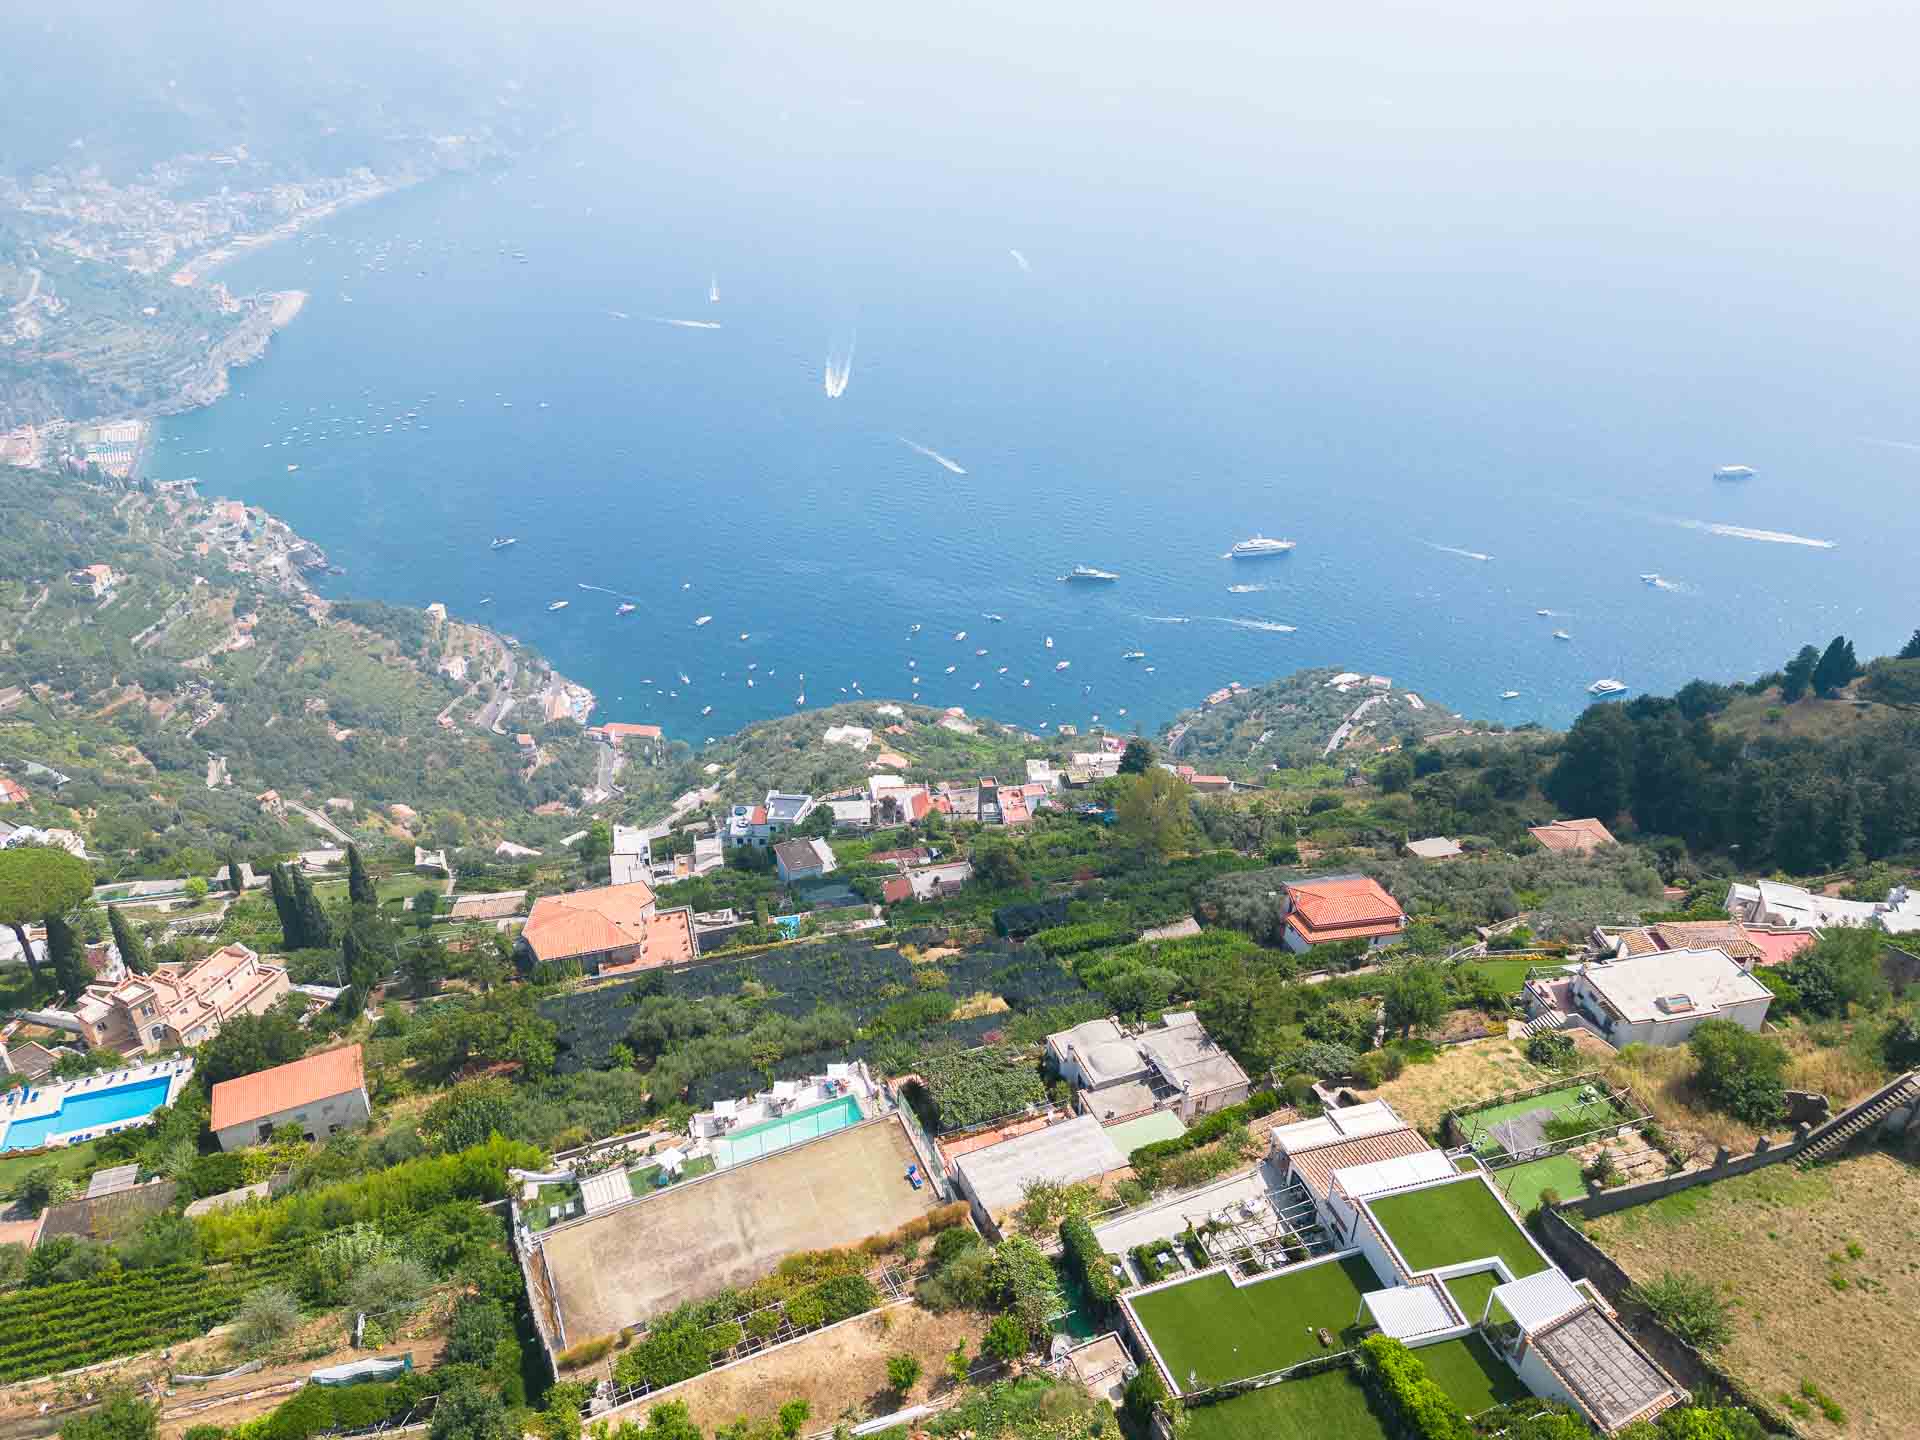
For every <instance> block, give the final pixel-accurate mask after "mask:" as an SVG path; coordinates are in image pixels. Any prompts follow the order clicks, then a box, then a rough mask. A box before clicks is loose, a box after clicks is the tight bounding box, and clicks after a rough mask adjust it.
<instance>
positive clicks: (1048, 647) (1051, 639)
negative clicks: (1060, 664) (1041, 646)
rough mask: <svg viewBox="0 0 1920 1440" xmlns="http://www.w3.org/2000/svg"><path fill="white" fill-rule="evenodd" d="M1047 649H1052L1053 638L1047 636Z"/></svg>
mask: <svg viewBox="0 0 1920 1440" xmlns="http://www.w3.org/2000/svg"><path fill="white" fill-rule="evenodd" d="M1047 649H1049V650H1051V649H1053V636H1051V635H1049V636H1047Z"/></svg>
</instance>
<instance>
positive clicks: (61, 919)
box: [47, 915, 93, 996]
mask: <svg viewBox="0 0 1920 1440" xmlns="http://www.w3.org/2000/svg"><path fill="white" fill-rule="evenodd" d="M47 963H48V964H49V965H51V966H52V967H53V978H54V979H56V980H58V981H59V982H60V989H61V991H62V992H63V993H64V994H66V995H69V996H73V995H78V994H79V993H80V992H81V991H82V990H84V989H86V988H87V986H88V984H90V983H91V982H92V980H93V972H92V971H91V970H89V969H88V968H87V962H86V959H85V958H84V957H83V956H82V954H81V952H80V937H79V936H77V935H75V934H74V933H73V926H71V925H69V924H68V923H67V917H66V916H64V915H49V916H48V917H47Z"/></svg>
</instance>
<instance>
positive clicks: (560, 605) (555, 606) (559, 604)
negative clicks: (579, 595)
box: [547, 600, 573, 610]
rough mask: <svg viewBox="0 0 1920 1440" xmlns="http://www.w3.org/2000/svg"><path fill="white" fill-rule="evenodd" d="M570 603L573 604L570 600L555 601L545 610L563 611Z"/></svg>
mask: <svg viewBox="0 0 1920 1440" xmlns="http://www.w3.org/2000/svg"><path fill="white" fill-rule="evenodd" d="M572 603H573V602H572V601H571V600H556V601H554V602H553V603H552V604H551V605H549V606H547V609H549V610H564V609H566V608H567V606H569V605H571V604H572Z"/></svg>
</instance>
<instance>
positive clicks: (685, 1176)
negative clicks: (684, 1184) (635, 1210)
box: [627, 1155, 716, 1196]
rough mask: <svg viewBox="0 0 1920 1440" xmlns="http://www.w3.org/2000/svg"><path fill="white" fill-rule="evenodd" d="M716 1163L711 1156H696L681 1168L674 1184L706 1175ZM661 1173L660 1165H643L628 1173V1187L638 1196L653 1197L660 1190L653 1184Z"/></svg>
mask: <svg viewBox="0 0 1920 1440" xmlns="http://www.w3.org/2000/svg"><path fill="white" fill-rule="evenodd" d="M715 1163H716V1162H715V1161H714V1158H713V1157H712V1156H711V1155H696V1156H694V1158H693V1159H691V1160H689V1161H687V1163H686V1164H685V1165H684V1166H682V1167H681V1169H680V1180H676V1181H674V1182H673V1183H674V1184H676V1185H678V1184H679V1183H680V1181H681V1180H691V1179H693V1178H694V1177H696V1176H699V1175H705V1174H707V1173H708V1172H709V1171H711V1170H712V1169H713V1168H714V1165H715ZM659 1173H660V1167H659V1166H658V1165H643V1166H641V1167H640V1168H639V1169H638V1170H629V1171H628V1172H627V1187H628V1188H629V1189H630V1190H632V1191H633V1193H634V1194H636V1195H640V1196H647V1195H651V1194H653V1192H654V1191H655V1190H656V1189H657V1188H659V1187H657V1186H656V1185H655V1184H654V1183H653V1182H654V1177H655V1176H657V1175H658V1174H659Z"/></svg>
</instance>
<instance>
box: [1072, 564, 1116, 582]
mask: <svg viewBox="0 0 1920 1440" xmlns="http://www.w3.org/2000/svg"><path fill="white" fill-rule="evenodd" d="M1060 578H1061V579H1062V580H1064V581H1066V582H1068V583H1069V584H1071V583H1074V582H1076V581H1078V582H1080V583H1081V584H1094V585H1111V584H1112V583H1113V582H1114V581H1116V580H1118V579H1119V578H1120V577H1119V576H1118V575H1116V574H1114V573H1113V571H1111V570H1096V569H1094V568H1093V566H1091V565H1076V566H1074V567H1073V569H1071V570H1069V571H1068V572H1067V573H1066V574H1064V575H1062V576H1061V577H1060Z"/></svg>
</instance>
